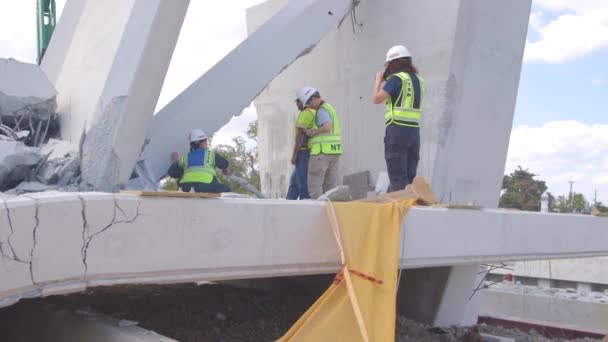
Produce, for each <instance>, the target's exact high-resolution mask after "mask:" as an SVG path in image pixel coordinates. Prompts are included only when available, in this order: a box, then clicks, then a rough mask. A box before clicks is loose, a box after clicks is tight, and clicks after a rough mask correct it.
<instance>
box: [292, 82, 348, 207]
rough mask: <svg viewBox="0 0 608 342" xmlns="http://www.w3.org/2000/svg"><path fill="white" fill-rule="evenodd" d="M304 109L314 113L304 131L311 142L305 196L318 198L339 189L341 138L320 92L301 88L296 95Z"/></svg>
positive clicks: (334, 116) (336, 120) (331, 108)
mask: <svg viewBox="0 0 608 342" xmlns="http://www.w3.org/2000/svg"><path fill="white" fill-rule="evenodd" d="M297 95H298V99H300V101H301V102H302V103H303V104H304V106H307V107H310V108H312V109H315V110H316V114H315V119H314V121H313V126H312V128H309V129H306V130H305V132H306V135H307V136H308V137H309V139H310V140H309V143H310V160H309V162H308V193H309V195H310V198H312V199H317V198H319V196H321V195H322V194H323V193H324V192H326V191H328V190H331V189H333V188H335V187H336V186H338V163H339V161H340V155H342V138H341V136H340V123H339V121H338V114H337V113H336V111H335V110H334V108H333V107H332V105H330V104H329V103H327V102H325V101H324V100H323V99H322V98H321V95H320V94H319V91H318V90H317V89H315V88H313V87H303V88H302V89H300V90H299V91H298V93H297Z"/></svg>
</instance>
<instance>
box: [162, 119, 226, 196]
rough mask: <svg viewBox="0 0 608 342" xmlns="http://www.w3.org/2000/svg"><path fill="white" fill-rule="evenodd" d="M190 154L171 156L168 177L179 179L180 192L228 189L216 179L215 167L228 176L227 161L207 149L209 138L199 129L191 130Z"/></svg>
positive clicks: (175, 153)
mask: <svg viewBox="0 0 608 342" xmlns="http://www.w3.org/2000/svg"><path fill="white" fill-rule="evenodd" d="M189 140H190V153H188V154H187V155H183V156H181V157H180V156H179V155H178V154H177V152H173V153H172V154H171V160H172V162H173V163H172V164H171V167H170V168H169V172H168V173H169V176H171V177H173V178H176V179H179V182H178V187H179V188H180V189H182V191H185V192H190V191H192V190H194V192H208V193H220V192H230V188H229V187H228V186H227V185H225V184H222V183H220V181H219V180H218V179H217V171H216V167H217V168H219V169H221V170H222V171H223V172H224V174H226V175H227V174H228V160H226V159H225V158H224V157H222V156H220V155H219V154H217V153H215V151H214V150H211V149H209V137H208V136H207V134H206V133H205V132H203V131H202V130H200V129H195V130H192V132H191V133H190V136H189Z"/></svg>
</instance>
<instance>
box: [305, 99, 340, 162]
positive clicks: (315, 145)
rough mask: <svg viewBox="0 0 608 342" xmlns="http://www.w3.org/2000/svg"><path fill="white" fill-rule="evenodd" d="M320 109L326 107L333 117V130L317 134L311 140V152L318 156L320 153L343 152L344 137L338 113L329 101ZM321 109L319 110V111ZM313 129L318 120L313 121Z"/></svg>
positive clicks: (315, 127)
mask: <svg viewBox="0 0 608 342" xmlns="http://www.w3.org/2000/svg"><path fill="white" fill-rule="evenodd" d="M319 109H325V111H327V113H329V117H330V118H331V132H329V133H323V134H319V135H315V136H314V137H311V138H310V140H309V144H310V154H311V155H313V156H316V155H318V154H321V153H323V154H342V137H341V136H340V123H339V122H338V115H337V114H336V111H335V110H334V108H333V107H332V106H331V105H330V104H329V103H327V102H324V103H323V104H322V105H321V107H320V108H319ZM318 112H319V110H317V113H318ZM313 129H319V127H317V120H316V117H315V121H314V123H313Z"/></svg>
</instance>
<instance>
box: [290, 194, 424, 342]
mask: <svg viewBox="0 0 608 342" xmlns="http://www.w3.org/2000/svg"><path fill="white" fill-rule="evenodd" d="M414 203H415V200H395V201H391V202H389V203H383V204H377V203H356V202H350V203H332V204H329V203H328V204H326V205H327V212H328V215H329V217H330V221H333V219H332V217H333V214H334V213H335V216H336V217H337V225H336V224H335V222H333V223H334V228H335V234H336V238H337V240H338V241H339V242H338V245H339V248H340V247H341V249H342V251H343V263H344V261H345V267H344V268H343V269H346V270H348V271H350V272H348V271H345V272H343V274H344V279H343V280H341V281H339V282H338V284H337V285H336V282H334V284H332V285H331V286H330V287H329V289H327V291H325V293H324V294H323V295H322V296H321V297H320V298H319V299H318V300H317V301H316V302H315V303H314V304H313V305H312V307H310V309H308V311H306V312H305V313H304V315H303V316H302V317H300V319H299V320H298V321H297V322H296V323H295V324H294V325H293V327H291V329H290V330H289V331H288V332H287V333H286V334H285V336H283V337H282V338H281V339H279V341H290V342H291V341H349V342H350V341H353V342H355V341H374V342H376V341H381V342H382V341H394V340H395V315H396V313H395V311H396V304H395V302H396V296H397V273H398V268H397V266H398V265H397V263H398V255H399V228H400V225H401V219H402V215H405V213H407V210H408V209H409V208H410V207H411V206H412V205H413V204H414ZM332 207H333V209H332ZM400 207H401V209H400ZM340 245H341V246H340ZM353 271H354V272H357V273H359V274H360V273H363V274H365V275H368V276H370V277H373V278H375V279H378V280H381V281H382V284H378V282H374V281H372V280H369V279H366V278H365V277H363V276H361V275H359V274H356V273H353ZM349 284H351V286H349ZM349 287H350V289H349ZM353 297H354V298H353ZM365 335H367V337H364V336H365Z"/></svg>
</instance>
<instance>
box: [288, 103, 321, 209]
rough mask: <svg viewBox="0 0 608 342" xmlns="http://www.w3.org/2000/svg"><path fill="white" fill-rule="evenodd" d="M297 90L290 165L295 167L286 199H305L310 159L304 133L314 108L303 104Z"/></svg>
mask: <svg viewBox="0 0 608 342" xmlns="http://www.w3.org/2000/svg"><path fill="white" fill-rule="evenodd" d="M299 95H300V94H299V92H298V93H296V106H297V107H298V111H299V114H298V117H297V119H296V125H295V144H294V147H293V152H292V154H291V165H293V166H294V167H295V168H294V170H293V172H292V174H291V177H290V179H289V187H288V188H287V199H288V200H297V199H301V200H303V199H307V198H310V195H309V194H308V161H309V160H310V140H309V139H308V136H307V135H306V130H307V129H312V128H313V123H314V120H315V113H316V112H317V111H316V110H314V109H312V108H310V107H306V106H304V104H303V103H302V101H300V99H299Z"/></svg>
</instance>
